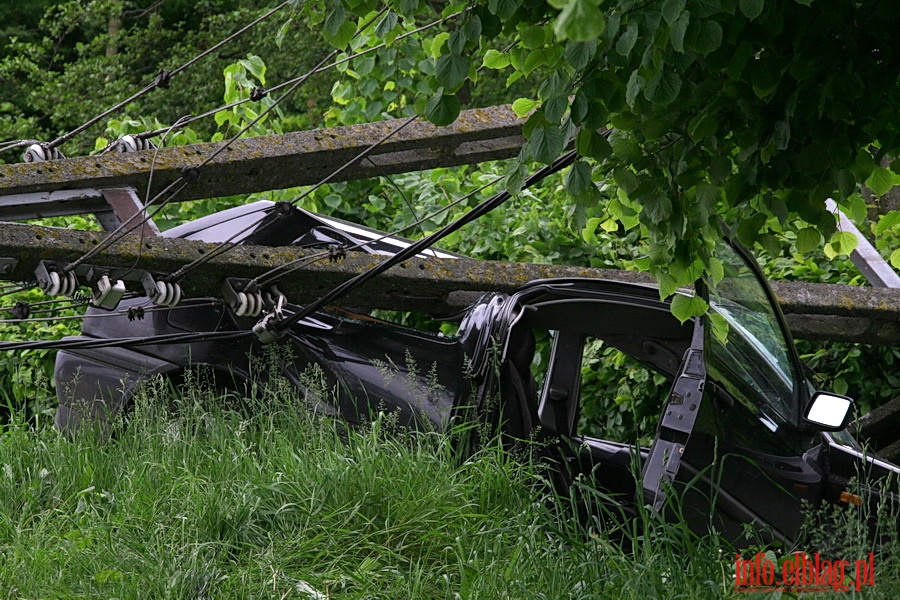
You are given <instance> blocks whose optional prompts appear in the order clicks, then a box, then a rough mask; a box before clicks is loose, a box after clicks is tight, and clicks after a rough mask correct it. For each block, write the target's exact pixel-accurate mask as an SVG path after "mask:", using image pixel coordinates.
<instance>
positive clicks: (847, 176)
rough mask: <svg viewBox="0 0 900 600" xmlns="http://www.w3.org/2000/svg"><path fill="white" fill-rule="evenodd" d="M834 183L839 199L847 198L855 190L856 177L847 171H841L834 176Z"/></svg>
mask: <svg viewBox="0 0 900 600" xmlns="http://www.w3.org/2000/svg"><path fill="white" fill-rule="evenodd" d="M834 179H835V183H836V184H837V187H838V192H840V194H841V198H848V197H849V196H850V195H851V194H853V192H854V191H855V190H856V177H854V176H853V172H852V171H850V170H848V169H841V170H839V171H838V172H837V174H836V175H835V178H834Z"/></svg>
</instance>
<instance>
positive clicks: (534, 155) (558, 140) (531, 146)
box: [522, 125, 566, 165]
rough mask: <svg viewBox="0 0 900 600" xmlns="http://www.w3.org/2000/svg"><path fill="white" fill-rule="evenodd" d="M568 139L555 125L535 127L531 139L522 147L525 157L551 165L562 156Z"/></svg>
mask: <svg viewBox="0 0 900 600" xmlns="http://www.w3.org/2000/svg"><path fill="white" fill-rule="evenodd" d="M565 143H566V139H565V136H564V135H563V132H562V130H561V129H560V128H559V127H557V126H555V125H546V126H542V127H535V128H534V131H532V132H531V137H529V138H528V141H527V142H525V145H524V146H523V147H522V152H523V153H524V155H525V156H527V157H529V158H531V159H532V160H536V161H538V162H542V163H545V164H548V165H549V164H550V163H552V162H553V161H554V160H556V159H557V158H558V157H559V155H560V154H562V151H563V148H564V147H565Z"/></svg>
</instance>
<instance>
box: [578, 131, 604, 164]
mask: <svg viewBox="0 0 900 600" xmlns="http://www.w3.org/2000/svg"><path fill="white" fill-rule="evenodd" d="M575 147H576V148H577V149H578V153H579V154H580V155H582V156H588V157H590V158H593V159H594V160H596V161H601V160H603V159H605V158H606V157H608V156H609V155H610V154H612V146H610V145H609V142H608V141H607V140H606V138H605V137H604V136H602V135H600V134H599V133H597V132H596V131H592V130H590V129H583V130H581V131H579V132H578V137H576V138H575Z"/></svg>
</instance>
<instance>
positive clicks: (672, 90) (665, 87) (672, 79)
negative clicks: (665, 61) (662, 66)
mask: <svg viewBox="0 0 900 600" xmlns="http://www.w3.org/2000/svg"><path fill="white" fill-rule="evenodd" d="M680 91H681V77H679V76H678V74H677V73H675V72H674V71H671V70H667V71H660V72H659V73H657V74H656V75H654V76H653V77H652V78H651V79H650V81H648V82H647V87H646V88H644V97H645V98H647V100H649V101H651V102H655V103H657V104H661V105H663V106H666V105H667V104H670V103H671V102H673V101H674V100H675V98H677V97H678V93H679V92H680Z"/></svg>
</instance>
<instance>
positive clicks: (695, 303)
mask: <svg viewBox="0 0 900 600" xmlns="http://www.w3.org/2000/svg"><path fill="white" fill-rule="evenodd" d="M707 310H709V304H708V303H707V302H706V300H704V299H703V298H701V297H700V296H685V295H683V294H676V295H675V296H674V297H673V298H672V314H673V315H675V318H676V319H678V320H679V321H681V322H682V323H684V322H685V321H688V320H689V319H691V318H692V317H700V316H702V315H704V314H706V311H707Z"/></svg>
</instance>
